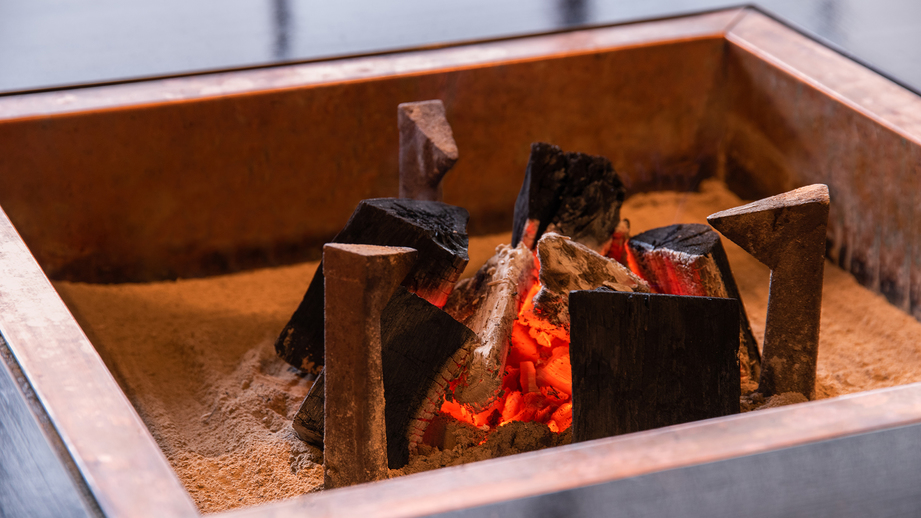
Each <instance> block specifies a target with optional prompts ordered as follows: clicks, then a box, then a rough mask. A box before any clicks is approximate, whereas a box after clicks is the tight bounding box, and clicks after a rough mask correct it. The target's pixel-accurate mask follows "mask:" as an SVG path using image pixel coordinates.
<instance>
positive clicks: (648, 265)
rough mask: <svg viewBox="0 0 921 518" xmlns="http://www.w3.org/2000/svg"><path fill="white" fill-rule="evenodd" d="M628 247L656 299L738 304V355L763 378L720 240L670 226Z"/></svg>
mask: <svg viewBox="0 0 921 518" xmlns="http://www.w3.org/2000/svg"><path fill="white" fill-rule="evenodd" d="M627 246H628V247H629V249H630V254H631V256H632V257H633V259H634V261H636V266H637V267H638V268H639V269H640V274H641V275H642V276H643V278H644V279H646V280H647V281H649V283H650V284H651V285H652V288H653V290H654V291H655V292H656V293H667V294H671V295H692V296H697V297H728V298H731V299H736V300H738V301H739V325H740V333H741V344H740V346H739V353H740V357H741V358H742V359H743V361H744V362H745V365H744V367H745V368H746V371H747V372H748V375H749V376H751V379H752V380H757V379H758V377H759V376H760V374H761V353H760V352H759V350H758V341H757V340H756V339H755V335H754V334H753V333H752V328H751V324H750V323H749V321H748V313H746V311H745V306H744V304H742V296H741V295H740V294H739V288H738V286H737V285H736V281H735V277H733V275H732V269H731V268H730V266H729V258H728V257H726V250H725V249H724V248H723V243H722V241H720V236H719V234H717V233H716V232H715V231H714V230H713V229H711V228H710V227H709V226H707V225H701V224H678V225H669V226H667V227H659V228H655V229H652V230H649V231H646V232H643V233H642V234H639V235H637V236H635V237H633V238H631V239H630V241H629V242H628V245H627Z"/></svg>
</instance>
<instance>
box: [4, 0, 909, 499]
mask: <svg viewBox="0 0 921 518" xmlns="http://www.w3.org/2000/svg"><path fill="white" fill-rule="evenodd" d="M430 98H441V99H443V100H444V102H445V106H446V108H447V112H448V118H449V120H450V121H451V124H452V126H453V128H454V134H455V136H456V139H457V143H458V146H459V148H460V149H461V155H462V158H461V161H460V162H459V163H458V165H457V167H456V169H455V171H454V172H452V173H451V175H449V177H448V179H447V182H446V185H445V193H446V201H448V202H449V203H453V204H457V205H460V206H463V207H466V208H467V209H469V211H470V213H471V216H472V217H471V221H472V228H471V231H472V232H473V233H484V232H491V231H507V230H508V229H509V228H510V227H509V222H510V221H511V211H512V208H513V203H514V199H515V196H516V194H517V191H518V188H519V186H520V182H521V178H522V174H523V171H524V168H525V164H526V162H527V158H528V146H529V144H530V143H531V142H532V141H536V140H543V141H549V142H553V143H555V144H558V145H560V146H561V147H563V148H564V149H577V150H580V151H585V152H589V153H593V154H602V155H605V156H608V157H610V158H611V160H612V162H613V163H614V166H615V168H616V169H617V170H618V171H619V172H620V173H621V175H622V176H623V177H624V179H625V181H626V183H627V184H628V189H629V190H630V191H631V192H637V191H641V190H652V189H665V188H677V189H691V188H693V187H694V186H696V185H697V183H698V182H699V181H700V180H701V179H702V178H705V177H710V176H718V177H722V178H724V179H725V180H726V181H727V183H728V184H729V185H730V187H732V188H733V189H734V190H736V192H738V193H739V194H741V195H742V196H744V197H749V198H751V197H754V196H762V195H769V194H774V193H778V192H781V191H785V190H789V189H792V188H794V187H797V186H801V185H805V184H810V183H817V182H821V183H826V184H828V185H829V188H830V190H831V194H832V198H833V200H834V202H833V208H832V215H831V218H830V221H829V240H828V243H829V246H828V253H829V256H830V257H831V258H832V259H833V260H835V261H837V262H838V263H839V264H840V265H841V266H842V267H844V268H845V269H847V270H849V271H851V272H852V273H853V274H854V275H855V276H856V278H857V279H858V280H859V281H860V282H861V283H863V284H864V285H865V286H867V287H869V288H871V289H873V290H876V291H878V292H880V293H882V294H884V295H885V296H886V297H887V298H888V299H889V300H890V301H891V302H892V303H893V304H894V305H896V306H898V307H899V308H901V309H903V310H905V311H907V312H910V313H912V314H914V315H915V316H919V315H921V249H919V247H921V241H919V239H918V236H919V235H921V233H919V232H918V228H917V224H916V221H921V204H919V202H918V201H917V199H916V197H917V194H916V193H918V192H921V190H919V182H921V99H919V98H918V97H917V96H916V95H914V94H912V93H911V92H909V91H907V90H905V89H903V88H901V87H899V86H897V85H895V84H893V83H892V82H890V81H888V80H887V79H885V78H883V77H881V76H879V75H878V74H876V73H874V72H872V71H869V70H867V69H866V68H864V67H862V66H860V65H858V64H856V63H854V62H852V61H850V60H848V59H846V58H844V57H842V56H840V55H838V54H836V53H835V52H833V51H830V50H828V49H827V48H824V47H822V46H821V45H819V44H817V43H815V42H813V41H811V40H809V39H807V38H805V37H803V36H802V35H800V34H798V33H796V32H794V31H791V30H790V29H788V28H786V27H784V26H783V25H781V24H779V23H777V22H775V21H773V20H771V19H770V18H768V17H766V16H764V15H762V14H760V13H758V12H757V11H754V10H751V9H733V10H727V11H719V12H713V13H708V14H702V15H697V16H690V17H684V18H677V19H670V20H660V21H653V22H647V23H637V24H631V25H622V26H616V27H606V28H598V29H591V30H582V31H575V32H568V33H561V34H551V35H544V36H535V37H529V38H521V39H512V40H504V41H494V42H485V43H478V44H471V45H464V46H458V47H450V48H442V49H436V50H424V51H414V52H406V53H399V54H391V55H382V56H372V57H362V58H352V59H342V60H337V61H327V62H317V63H308V64H301V65H294V66H286V67H278V68H266V69H258V70H249V71H240V72H231V73H222V74H211V75H202V76H193V77H186V78H178V79H163V80H155V81H146V82H139V83H132V84H123V85H115V86H104V87H96V88H84V89H74V90H69V91H60V92H51V93H40V94H31V95H19V96H8V97H2V98H0V171H2V174H0V205H2V207H3V210H4V211H5V213H6V215H8V217H9V219H7V218H6V217H2V218H0V332H2V336H3V339H4V340H5V344H6V345H5V346H4V347H3V348H0V352H3V359H4V364H5V365H6V369H7V371H9V373H12V374H13V376H12V378H10V377H9V376H7V378H10V379H16V380H17V381H18V384H16V385H15V389H16V390H18V391H19V392H21V393H22V394H25V396H26V399H27V400H28V401H31V407H30V408H31V410H30V414H29V415H26V414H24V415H26V417H23V418H22V419H26V420H28V419H33V421H34V422H33V421H30V423H32V424H33V425H35V426H38V428H39V429H41V430H43V433H44V437H45V439H46V440H47V441H48V442H49V443H50V444H52V446H54V447H56V448H57V450H56V451H57V458H58V460H60V462H61V463H62V464H63V465H64V467H65V472H66V473H68V474H69V477H70V478H71V479H72V480H73V483H72V487H74V488H76V489H75V494H76V495H77V498H78V500H80V501H81V502H82V504H81V505H83V506H84V507H85V508H86V509H87V510H88V512H89V513H90V514H93V513H101V514H103V515H105V516H109V517H140V516H158V517H162V516H194V515H197V514H198V513H197V511H196V509H195V507H194V505H193V504H192V502H191V499H190V498H189V496H188V494H187V493H186V491H185V490H184V488H183V487H182V485H181V484H180V482H179V480H178V479H177V477H176V475H175V474H174V473H173V471H172V470H171V468H170V466H169V465H168V463H167V461H166V459H165V458H164V456H163V454H162V453H161V451H160V450H159V448H158V447H157V445H156V443H155V442H154V440H153V439H152V437H151V435H150V433H149V432H148V430H147V429H146V427H145V426H144V424H143V423H142V422H141V420H140V418H139V417H138V415H137V413H136V412H135V410H134V408H132V406H131V404H130V402H129V401H128V399H127V397H125V395H124V394H123V393H122V392H121V391H120V390H119V387H118V385H117V384H116V382H115V381H114V379H113V377H112V376H111V375H110V373H109V372H108V370H107V369H106V366H105V365H104V364H103V362H102V360H101V359H100V357H99V355H98V354H97V353H96V351H95V350H94V349H93V346H92V345H91V344H90V342H89V341H88V340H87V338H86V336H85V335H84V333H83V331H82V330H81V329H80V327H79V326H78V325H77V323H76V322H75V321H74V319H73V318H72V316H71V315H70V313H69V312H68V310H67V309H66V307H65V306H64V304H63V303H62V302H61V299H60V298H59V297H58V295H57V293H55V291H54V289H53V288H52V286H51V284H50V283H49V282H48V279H47V278H46V275H47V276H48V277H50V278H55V279H69V280H82V281H88V282H114V281H145V280H155V279H164V278H171V277H176V276H182V277H189V276H198V275H207V274H215V273H223V272H227V271H233V270H238V269H243V268H248V267H255V266H268V265H272V264H281V263H286V262H292V261H296V260H304V259H309V258H314V257H316V256H317V251H318V250H319V245H321V244H322V243H323V242H324V241H325V240H326V239H328V238H330V237H331V236H332V235H333V234H334V233H335V232H336V231H337V230H338V228H339V227H340V226H341V225H342V223H343V222H344V221H345V220H346V219H347V217H348V215H349V214H350V213H351V211H352V209H353V207H354V206H355V205H356V203H357V202H358V201H359V200H360V199H362V198H369V197H380V196H391V195H394V194H395V193H396V191H397V175H396V171H397V153H396V150H397V145H398V135H397V132H396V126H395V120H396V119H395V112H396V106H397V104H398V103H400V102H404V101H411V100H419V99H430ZM11 222H12V223H11ZM17 231H18V234H17ZM20 236H21V237H20ZM27 247H28V248H27ZM7 374H8V373H7V372H0V375H4V376H5V375H7ZM7 378H4V379H7ZM22 422H23V423H25V421H22ZM919 423H921V384H914V385H907V386H902V387H898V388H893V389H887V390H880V391H873V392H867V393H862V394H857V395H852V396H847V397H840V398H836V399H831V400H825V401H819V402H814V403H808V404H803V405H797V406H793V407H787V408H780V409H774V410H766V411H761V412H755V413H751V414H746V415H740V416H733V417H727V418H720V419H714V420H709V421H703V422H697V423H692V424H687V425H681V426H675V427H670V428H665V429H659V430H653V431H649V432H643V433H638V434H632V435H627V436H621V437H616V438H610V439H604V440H599V441H594V442H589V443H582V444H575V445H571V446H566V447H561V448H556V449H552V450H544V451H540V452H535V453H530V454H523V455H518V456H514V457H508V458H502V459H496V460H491V461H484V462H479V463H475V464H470V465H465V466H460V467H455V468H446V469H442V470H438V471H433V472H428V473H422V474H418V475H412V476H407V477H403V478H400V479H394V480H389V481H384V482H379V483H374V484H369V485H365V486H357V487H353V488H346V489H341V490H333V491H327V492H322V493H319V494H312V495H305V496H299V497H296V498H293V499H291V500H287V501H283V502H278V503H274V504H268V505H265V506H261V507H255V508H250V509H246V510H242V511H237V512H232V513H227V515H228V516H230V515H233V516H241V517H242V516H252V517H256V516H260V517H263V516H264V517H268V516H278V517H281V516H304V515H309V516H333V515H345V514H354V515H362V516H419V515H428V514H442V513H446V514H452V515H464V516H466V515H480V514H483V515H502V516H531V515H534V514H536V515H539V516H551V515H552V516H558V515H559V516H563V515H566V516H573V515H585V516H588V515H592V516H597V515H600V514H602V513H604V514H615V513H623V514H628V515H643V516H645V515H649V516H662V515H665V514H681V515H685V516H698V515H699V516H712V515H727V514H730V513H732V514H743V513H747V512H753V513H754V514H757V515H759V516H788V515H795V514H808V515H811V516H816V515H825V514H827V515H833V516H842V515H848V514H849V513H850V514H854V515H861V516H862V515H866V514H870V513H872V514H873V515H877V516H878V515H888V514H898V513H899V512H908V511H910V510H914V511H917V510H918V509H919V508H921V491H919V490H918V485H917V481H918V480H919V471H918V468H917V466H919V465H921V448H919V447H918V446H919V444H921V424H919ZM65 478H66V477H65Z"/></svg>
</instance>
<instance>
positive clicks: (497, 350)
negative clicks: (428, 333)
mask: <svg viewBox="0 0 921 518" xmlns="http://www.w3.org/2000/svg"><path fill="white" fill-rule="evenodd" d="M536 280H537V262H536V261H535V260H534V254H533V253H532V252H531V251H530V250H528V248H527V247H526V246H524V244H523V243H522V244H519V245H518V246H517V247H514V248H513V247H511V246H508V245H500V246H499V247H497V248H496V255H494V256H493V257H491V258H490V259H489V260H488V261H487V262H486V264H484V265H483V266H482V267H481V268H480V269H479V271H477V273H476V275H475V276H474V277H472V278H470V279H464V280H463V281H461V282H460V283H458V285H457V288H456V289H455V290H454V293H452V294H451V297H450V298H449V299H448V303H447V304H445V311H446V312H447V313H448V314H450V315H451V316H453V317H454V318H456V319H457V320H458V321H460V322H462V323H464V325H466V326H467V327H469V328H470V329H472V330H473V332H474V333H476V334H477V336H478V337H479V339H480V345H479V347H477V348H476V349H475V350H474V351H473V353H472V354H471V355H470V359H469V361H468V362H467V366H466V370H465V373H464V374H465V377H464V379H465V383H460V384H458V385H457V387H456V388H455V391H454V394H453V397H454V399H456V400H457V401H459V402H460V403H464V404H467V405H471V406H473V407H474V408H475V409H482V408H484V407H486V406H488V405H489V403H490V402H492V401H493V400H494V399H495V397H496V396H497V395H498V392H499V389H500V388H501V386H502V375H503V372H504V370H505V360H506V355H507V354H508V349H509V346H510V344H511V340H512V327H513V325H514V323H515V319H516V318H517V317H518V310H519V309H520V308H521V303H522V301H523V300H524V297H525V296H526V295H527V294H528V291H529V290H530V289H531V287H532V286H533V285H534V282H535V281H536Z"/></svg>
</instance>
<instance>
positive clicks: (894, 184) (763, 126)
mask: <svg viewBox="0 0 921 518" xmlns="http://www.w3.org/2000/svg"><path fill="white" fill-rule="evenodd" d="M726 39H727V41H728V42H729V51H728V63H727V66H728V77H729V83H728V84H729V94H728V99H729V105H730V106H729V108H728V111H727V114H726V118H725V125H726V134H725V137H724V142H725V147H726V160H725V162H726V174H727V180H728V182H729V184H730V187H735V188H737V189H739V190H742V191H744V192H745V193H747V194H748V195H749V197H752V198H755V197H760V196H764V195H769V194H777V193H780V192H783V191H787V190H790V189H793V188H795V187H798V186H802V185H807V184H812V183H824V184H827V185H828V188H829V193H830V195H831V197H832V199H833V200H834V203H833V205H832V208H831V213H830V215H829V221H828V241H829V244H828V254H829V256H830V258H831V259H832V260H833V261H835V262H837V263H838V264H839V265H840V266H841V267H842V268H844V269H845V270H848V271H850V272H851V273H852V274H854V276H855V277H856V278H857V280H858V281H859V282H860V283H861V284H863V285H864V286H866V287H868V288H870V289H871V290H874V291H877V292H880V293H882V294H883V295H885V296H886V298H887V299H888V300H889V301H890V302H891V303H892V304H893V305H895V306H897V307H899V308H901V309H903V310H905V311H908V312H910V313H911V314H913V315H914V316H915V317H916V318H918V317H921V232H919V227H918V224H917V223H916V222H917V221H921V219H919V218H921V205H919V204H918V199H917V196H915V195H914V193H916V192H918V191H919V188H921V185H919V181H921V180H919V179H921V98H919V97H918V96H916V95H914V94H912V93H911V92H909V91H908V90H905V89H904V88H902V87H899V86H898V85H895V84H893V83H892V82H890V81H888V80H886V79H885V78H883V77H881V76H879V75H877V74H875V73H873V72H871V71H869V70H867V69H865V68H863V67H861V66H859V65H857V64H856V63H854V62H852V61H850V60H848V59H846V58H844V57H842V56H840V55H838V54H836V53H834V52H832V51H830V50H828V49H827V48H824V47H822V46H821V45H819V44H817V43H815V42H813V41H811V40H809V39H807V38H805V37H803V36H801V35H799V34H796V33H794V32H793V31H790V30H788V29H785V28H784V27H782V26H780V25H779V24H778V23H777V22H774V21H773V20H770V19H769V18H767V17H765V16H764V15H761V14H758V13H754V12H753V13H749V14H747V15H746V16H745V18H744V19H743V20H742V21H740V22H739V23H738V24H737V25H736V26H735V27H734V28H733V29H732V30H731V31H730V32H729V33H728V34H727V36H726Z"/></svg>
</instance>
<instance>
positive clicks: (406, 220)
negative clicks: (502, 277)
mask: <svg viewBox="0 0 921 518" xmlns="http://www.w3.org/2000/svg"><path fill="white" fill-rule="evenodd" d="M468 218H469V215H468V213H467V211H466V210H465V209H462V208H460V207H455V206H452V205H448V204H445V203H441V202H437V201H423V200H408V199H396V198H378V199H370V200H363V201H362V202H360V203H359V204H358V207H357V208H356V209H355V212H354V213H353V214H352V217H351V218H349V221H348V222H347V223H346V224H345V227H344V228H343V229H342V231H341V232H339V234H338V235H337V236H336V237H335V238H333V242H334V243H351V244H368V245H380V246H406V247H410V248H413V249H415V250H418V253H419V261H418V262H417V263H416V265H415V266H414V267H413V269H412V270H411V271H410V273H409V275H408V276H407V277H406V279H404V280H403V286H405V287H406V289H408V290H409V291H411V292H413V293H415V294H417V295H419V296H420V297H422V298H424V299H426V300H428V301H429V302H431V303H432V304H434V305H436V306H439V307H441V306H442V305H444V303H445V302H446V301H447V299H448V295H449V294H450V293H451V290H452V289H453V288H454V284H455V283H456V282H457V279H459V278H460V275H461V273H462V272H463V271H464V268H465V267H466V266H467V261H468V257H467V230H466V229H467V220H468ZM323 270H324V265H323V264H322V263H321V264H320V267H319V268H317V272H316V274H314V277H313V280H312V281H311V283H310V286H309V287H308V288H307V292H306V293H305V294H304V299H303V300H302V301H301V303H300V305H299V306H298V307H297V310H296V311H295V312H294V314H293V315H292V316H291V320H290V321H289V322H288V324H287V325H286V326H285V328H284V329H283V330H282V332H281V334H280V335H279V336H278V339H277V340H276V341H275V351H276V353H277V354H278V356H279V357H281V358H282V359H283V360H285V361H286V362H288V363H290V364H291V365H293V366H295V367H297V368H299V369H302V370H305V371H308V372H319V370H320V368H321V367H322V366H323V364H324V348H323V347H324V346H323Z"/></svg>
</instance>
